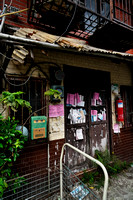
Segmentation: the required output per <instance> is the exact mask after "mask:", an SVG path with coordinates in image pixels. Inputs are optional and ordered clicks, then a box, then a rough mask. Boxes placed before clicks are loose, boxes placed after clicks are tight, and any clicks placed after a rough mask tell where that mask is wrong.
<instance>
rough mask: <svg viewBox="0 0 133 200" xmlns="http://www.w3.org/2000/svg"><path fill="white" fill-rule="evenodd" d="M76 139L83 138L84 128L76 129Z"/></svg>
mask: <svg viewBox="0 0 133 200" xmlns="http://www.w3.org/2000/svg"><path fill="white" fill-rule="evenodd" d="M76 140H83V131H82V128H80V129H77V130H76Z"/></svg>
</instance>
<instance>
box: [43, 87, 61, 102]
mask: <svg viewBox="0 0 133 200" xmlns="http://www.w3.org/2000/svg"><path fill="white" fill-rule="evenodd" d="M44 95H45V96H54V98H55V99H58V100H61V93H60V92H59V91H58V90H53V89H49V90H47V91H46V92H44Z"/></svg>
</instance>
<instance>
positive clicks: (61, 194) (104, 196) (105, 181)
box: [60, 143, 109, 200]
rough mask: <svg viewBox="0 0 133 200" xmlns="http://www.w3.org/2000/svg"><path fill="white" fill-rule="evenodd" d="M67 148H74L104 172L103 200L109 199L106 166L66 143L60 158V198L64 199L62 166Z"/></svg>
mask: <svg viewBox="0 0 133 200" xmlns="http://www.w3.org/2000/svg"><path fill="white" fill-rule="evenodd" d="M65 146H69V147H70V148H72V149H73V150H75V151H77V152H78V153H80V154H82V155H83V156H85V157H86V158H88V159H90V160H91V161H93V162H95V163H96V164H98V165H99V166H100V167H101V168H102V170H103V172H104V176H105V180H104V190H103V198H102V199H103V200H106V199H107V189H108V179H109V178H108V173H107V170H106V168H105V167H104V165H103V164H102V163H101V162H100V161H98V160H97V159H95V158H93V157H91V156H90V155H88V154H86V153H84V152H82V151H81V150H79V149H77V148H76V147H74V146H72V145H71V144H69V143H65V144H64V145H63V147H62V151H61V156H60V198H61V200H62V199H63V166H62V160H63V155H64V147H65Z"/></svg>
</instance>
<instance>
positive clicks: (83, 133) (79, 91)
mask: <svg viewBox="0 0 133 200" xmlns="http://www.w3.org/2000/svg"><path fill="white" fill-rule="evenodd" d="M64 72H65V80H64V87H65V138H66V142H68V143H70V144H72V145H73V146H75V147H77V148H78V149H80V150H81V151H83V152H86V153H88V154H90V155H94V153H93V152H94V151H95V149H100V148H99V147H100V146H101V147H102V146H103V144H104V147H105V146H106V145H107V144H108V134H109V126H108V116H107V115H108V112H107V110H108V108H107V103H105V102H107V99H105V98H106V97H105V95H104V94H105V93H106V89H105V88H104V90H103V87H106V86H107V83H105V82H107V81H109V80H105V79H106V78H104V79H102V77H101V76H103V75H104V72H100V71H95V70H88V69H81V68H76V67H70V66H65V67H64ZM94 77H95V80H96V81H94ZM105 77H107V76H105ZM100 80H102V81H101V82H99V81H100ZM96 94H97V95H98V94H99V97H98V99H97V100H95V101H97V102H96V104H94V105H93V100H92V99H93V97H94V95H96ZM98 100H101V102H102V105H98V103H99V102H98ZM101 102H100V103H101ZM102 111H103V112H104V113H105V115H104V120H103V119H102V117H101V116H100V112H101V115H102ZM95 113H96V114H97V116H98V117H99V118H100V117H101V119H100V120H99V119H96V118H94V117H95V115H94V114H95ZM98 113H99V115H98ZM105 116H106V117H105ZM105 143H106V144H105ZM65 158H66V162H67V165H68V166H69V167H70V168H71V169H73V170H78V169H79V170H82V169H84V168H85V167H87V165H88V164H87V163H89V162H86V159H85V158H84V157H83V156H82V155H79V153H76V152H74V151H73V150H71V149H70V148H69V147H67V150H66V157H65ZM86 164H87V165H86Z"/></svg>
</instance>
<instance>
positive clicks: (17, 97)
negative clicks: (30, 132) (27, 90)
mask: <svg viewBox="0 0 133 200" xmlns="http://www.w3.org/2000/svg"><path fill="white" fill-rule="evenodd" d="M22 94H23V92H21V91H19V92H14V93H10V92H9V91H4V92H2V97H1V98H0V102H2V104H3V105H4V106H6V107H10V108H11V109H12V110H13V111H14V112H17V109H18V107H19V106H22V107H26V108H28V110H29V111H30V112H31V106H30V103H29V102H28V101H25V100H23V99H21V95H22Z"/></svg>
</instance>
